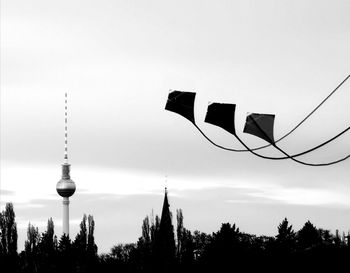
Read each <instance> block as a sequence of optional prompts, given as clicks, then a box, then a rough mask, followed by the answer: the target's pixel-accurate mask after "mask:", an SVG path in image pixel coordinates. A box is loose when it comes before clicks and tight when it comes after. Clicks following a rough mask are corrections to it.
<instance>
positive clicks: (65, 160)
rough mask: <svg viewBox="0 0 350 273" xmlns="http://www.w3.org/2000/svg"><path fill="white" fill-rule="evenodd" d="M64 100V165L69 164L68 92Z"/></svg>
mask: <svg viewBox="0 0 350 273" xmlns="http://www.w3.org/2000/svg"><path fill="white" fill-rule="evenodd" d="M64 96H65V99H64V163H68V102H67V101H68V98H67V92H66V93H65V95H64Z"/></svg>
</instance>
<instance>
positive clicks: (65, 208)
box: [62, 197, 69, 236]
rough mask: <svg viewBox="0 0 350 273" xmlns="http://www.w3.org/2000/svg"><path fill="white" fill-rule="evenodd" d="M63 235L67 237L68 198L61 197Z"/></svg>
mask: <svg viewBox="0 0 350 273" xmlns="http://www.w3.org/2000/svg"><path fill="white" fill-rule="evenodd" d="M62 227H63V234H65V235H66V236H69V197H63V219H62Z"/></svg>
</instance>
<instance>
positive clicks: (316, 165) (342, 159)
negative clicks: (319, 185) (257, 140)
mask: <svg viewBox="0 0 350 273" xmlns="http://www.w3.org/2000/svg"><path fill="white" fill-rule="evenodd" d="M252 121H253V122H254V124H255V125H256V127H257V128H258V129H259V130H260V132H261V133H262V134H263V135H264V136H265V137H266V138H267V139H269V136H268V135H267V134H266V132H265V131H264V130H263V129H262V128H261V127H260V125H259V124H258V123H257V122H256V121H255V120H254V119H252ZM235 137H236V138H237V139H238V141H239V142H240V143H241V144H242V145H243V146H244V147H245V148H246V149H247V150H249V152H251V153H252V154H254V155H256V156H258V157H262V158H266V159H275V158H270V157H266V156H262V155H260V154H257V153H256V152H254V151H252V150H251V149H250V148H249V147H248V146H247V145H246V144H245V143H244V142H243V141H242V140H241V139H240V138H239V137H238V136H237V135H235ZM271 145H272V146H273V147H275V148H276V149H277V150H279V151H280V152H281V153H283V154H284V155H285V156H286V157H287V158H289V159H291V160H293V161H295V162H297V163H300V164H302V165H306V166H314V167H320V166H330V165H333V164H336V163H339V162H342V161H344V160H346V159H348V158H349V157H350V154H349V155H347V156H345V157H343V158H341V159H338V160H335V161H331V162H327V163H308V162H304V161H300V160H298V159H295V158H294V157H293V156H290V155H289V154H288V153H286V152H285V151H284V150H282V149H281V148H279V147H278V146H277V145H276V142H273V143H271Z"/></svg>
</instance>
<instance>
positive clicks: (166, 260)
mask: <svg viewBox="0 0 350 273" xmlns="http://www.w3.org/2000/svg"><path fill="white" fill-rule="evenodd" d="M155 254H156V256H157V262H158V263H159V264H158V266H159V268H158V269H159V270H160V272H171V271H172V270H173V268H174V263H175V238H174V227H173V224H172V221H171V212H170V205H169V200H168V190H167V188H165V195H164V202H163V210H162V217H161V219H160V226H159V231H158V235H157V238H156V244H155Z"/></svg>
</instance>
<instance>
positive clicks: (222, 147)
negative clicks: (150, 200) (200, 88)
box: [192, 123, 350, 160]
mask: <svg viewBox="0 0 350 273" xmlns="http://www.w3.org/2000/svg"><path fill="white" fill-rule="evenodd" d="M192 124H193V125H194V126H195V127H196V128H197V130H198V131H199V132H200V133H201V134H202V135H203V136H204V137H205V138H206V139H207V140H208V141H209V142H210V143H211V144H213V145H214V146H216V147H218V148H220V149H223V150H226V151H231V152H251V151H254V149H251V148H248V147H247V146H246V145H245V144H243V143H242V142H241V144H242V145H243V146H244V147H245V148H246V150H236V149H231V148H227V147H224V146H221V145H219V144H217V143H215V142H214V141H212V140H211V139H210V138H209V137H208V136H207V135H206V134H205V133H204V132H203V131H202V130H201V129H200V128H199V126H198V125H197V124H195V123H192ZM349 130H350V126H349V127H347V128H346V129H345V130H343V131H342V132H340V133H338V134H337V135H335V136H334V137H332V138H330V139H328V140H327V141H325V142H323V143H321V144H319V145H317V146H315V147H313V148H311V149H309V150H306V151H304V152H301V153H298V154H294V155H289V156H284V157H264V158H265V159H272V160H283V159H290V158H291V157H293V158H295V157H298V156H302V155H305V154H308V153H310V152H312V151H315V150H317V149H319V148H321V147H323V146H325V145H327V144H328V143H330V142H332V141H334V140H335V139H337V138H338V137H340V136H342V135H343V134H345V133H346V132H347V131H349ZM235 137H238V136H237V135H235ZM269 146H271V144H270V145H269ZM259 155H260V154H259ZM261 156H263V155H261Z"/></svg>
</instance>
